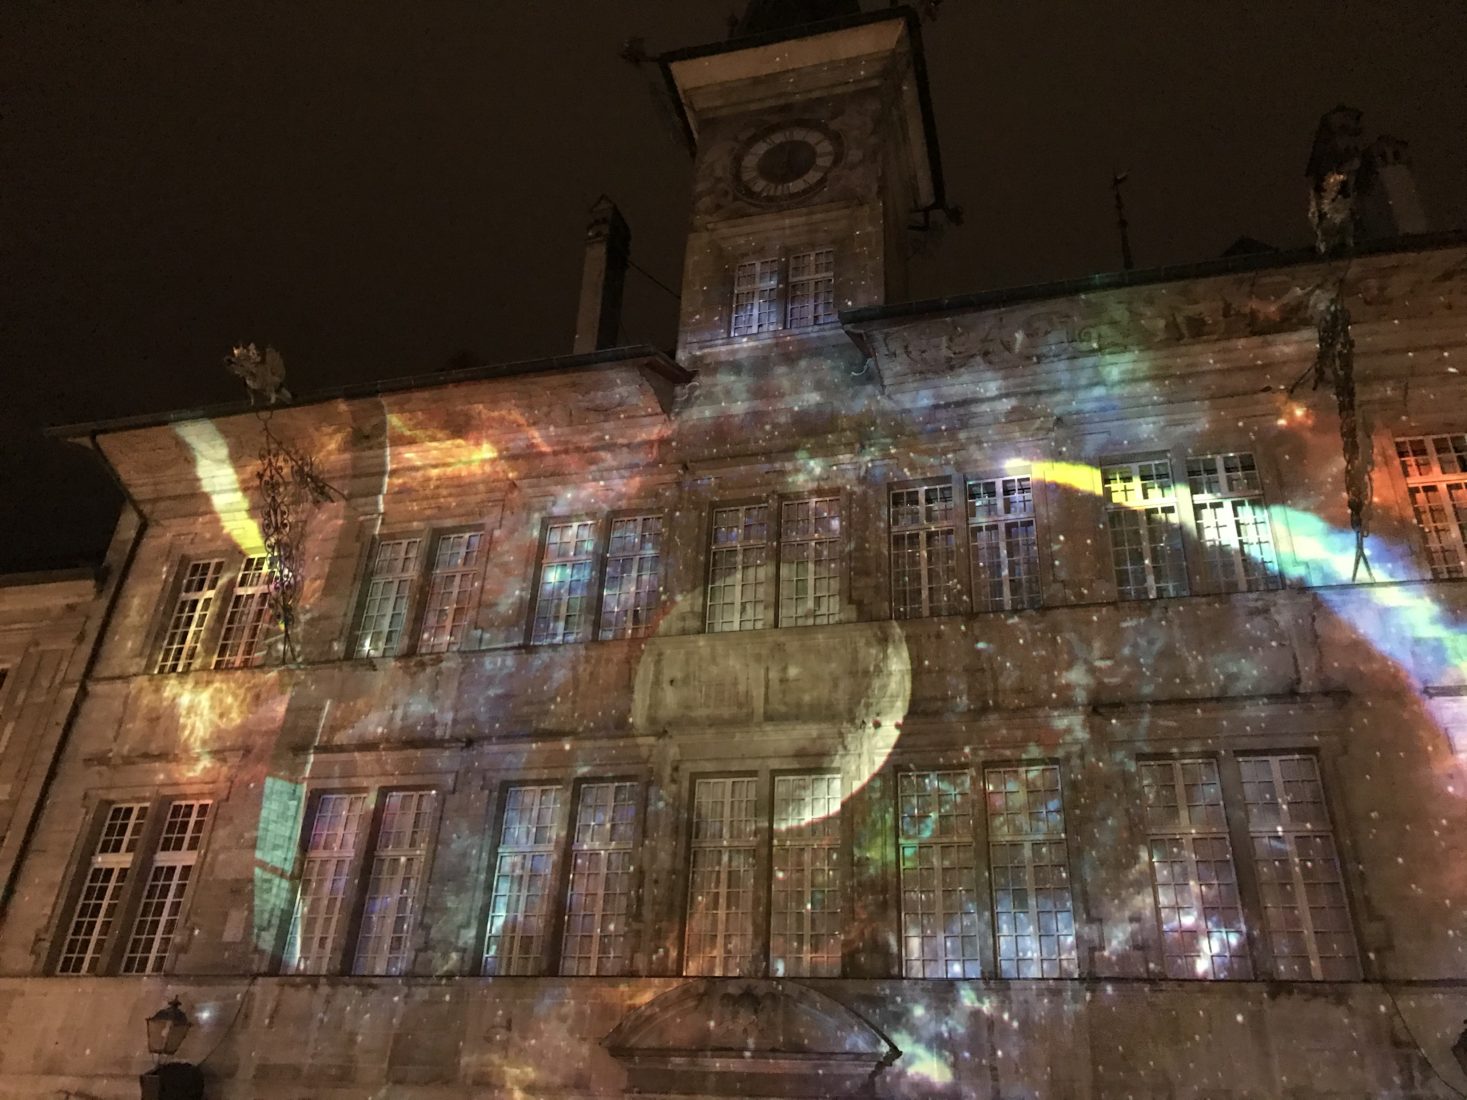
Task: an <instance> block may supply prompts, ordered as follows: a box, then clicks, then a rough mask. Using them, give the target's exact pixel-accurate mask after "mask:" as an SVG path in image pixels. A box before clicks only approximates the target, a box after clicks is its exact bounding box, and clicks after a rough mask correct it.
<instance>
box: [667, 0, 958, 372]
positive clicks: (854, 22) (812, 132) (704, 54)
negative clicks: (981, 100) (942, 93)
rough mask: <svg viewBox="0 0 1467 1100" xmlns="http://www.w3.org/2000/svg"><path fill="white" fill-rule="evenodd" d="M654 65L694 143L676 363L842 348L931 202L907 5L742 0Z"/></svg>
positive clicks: (923, 104)
mask: <svg viewBox="0 0 1467 1100" xmlns="http://www.w3.org/2000/svg"><path fill="white" fill-rule="evenodd" d="M659 63H660V65H661V67H662V70H663V73H664V75H665V78H666V80H667V83H668V85H669V87H670V89H671V91H672V94H673V96H674V99H675V102H676V104H677V108H678V111H679V113H680V115H681V118H682V122H683V126H684V129H685V132H686V136H687V140H688V143H689V145H690V146H691V148H692V151H693V195H692V218H691V225H690V227H689V232H688V249H687V256H686V260H685V263H684V267H683V287H682V313H681V318H680V325H679V334H678V359H679V361H681V362H683V363H686V364H687V365H689V366H692V367H695V368H698V369H700V370H704V371H707V370H708V369H709V368H720V367H722V366H724V365H725V364H737V365H739V366H740V367H747V368H750V369H754V370H757V369H758V368H759V365H760V364H761V363H771V362H781V361H784V362H787V361H789V360H791V359H800V358H807V357H810V356H812V355H822V354H828V353H829V352H830V351H833V350H837V349H838V350H839V353H840V354H841V355H845V354H853V351H851V349H850V344H849V341H848V340H847V339H846V338H845V337H844V335H843V333H842V332H841V330H840V327H839V324H838V322H837V314H838V313H839V312H840V311H841V310H844V309H852V308H856V307H859V306H870V305H878V304H880V303H883V302H887V301H891V300H895V299H900V298H901V297H903V296H904V295H905V291H906V287H905V274H906V272H905V267H906V263H905V259H906V251H907V248H906V245H907V242H906V236H907V233H908V225H909V224H910V223H911V221H912V219H913V218H914V217H915V216H920V215H921V214H922V213H923V212H924V211H930V210H932V209H934V208H937V207H941V206H942V205H943V194H942V175H941V169H940V167H939V161H938V152H937V140H936V132H935V129H934V125H933V118H932V109H931V103H930V100H929V95H928V90H927V80H926V74H925V69H924V65H923V57H922V42H921V31H920V27H919V24H918V19H917V17H916V15H915V14H914V13H913V12H912V11H911V10H909V9H907V8H904V7H889V8H884V9H881V10H879V11H872V12H865V13H863V12H862V11H861V10H860V7H859V5H858V4H857V3H855V2H854V0H753V2H752V3H751V4H750V5H749V8H748V10H747V11H746V13H745V15H744V16H743V18H742V19H740V20H739V21H738V23H737V24H736V26H735V27H734V32H733V37H732V38H731V39H730V40H729V41H727V42H723V43H719V44H716V45H711V46H702V47H696V48H693V49H686V50H678V51H675V52H673V53H670V54H666V55H664V56H663V57H661V58H660V59H659ZM705 377H708V376H707V375H706V374H705Z"/></svg>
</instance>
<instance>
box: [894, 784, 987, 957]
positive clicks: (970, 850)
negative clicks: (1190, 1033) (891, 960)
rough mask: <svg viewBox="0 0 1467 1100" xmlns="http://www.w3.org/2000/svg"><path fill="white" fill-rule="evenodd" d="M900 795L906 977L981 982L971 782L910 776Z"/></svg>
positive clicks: (903, 955) (903, 934) (901, 788)
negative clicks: (977, 979) (960, 979)
mask: <svg viewBox="0 0 1467 1100" xmlns="http://www.w3.org/2000/svg"><path fill="white" fill-rule="evenodd" d="M898 795H899V809H900V820H899V824H898V832H897V841H898V847H899V849H900V857H901V895H902V972H903V974H905V976H906V977H908V978H977V977H980V976H981V973H980V962H979V960H980V956H979V951H978V939H979V928H978V886H977V866H976V856H975V853H974V845H975V841H974V833H973V791H972V784H971V780H970V778H969V775H968V773H967V772H966V771H943V772H903V773H902V774H901V775H900V777H899V779H898Z"/></svg>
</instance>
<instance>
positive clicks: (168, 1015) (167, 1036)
mask: <svg viewBox="0 0 1467 1100" xmlns="http://www.w3.org/2000/svg"><path fill="white" fill-rule="evenodd" d="M188 1029H189V1022H188V1017H187V1016H186V1015H184V1012H183V1005H182V1004H180V1003H179V1000H178V998H177V997H174V998H173V1000H171V1001H169V1002H168V1004H166V1005H165V1006H164V1007H162V1008H160V1009H159V1010H158V1011H157V1012H155V1013H153V1014H152V1015H151V1016H149V1017H148V1053H149V1054H151V1055H152V1056H153V1060H154V1061H156V1062H161V1061H162V1060H163V1059H164V1058H172V1057H173V1056H174V1055H175V1054H177V1053H178V1048H179V1047H181V1046H182V1045H183V1037H184V1036H185V1035H187V1034H188Z"/></svg>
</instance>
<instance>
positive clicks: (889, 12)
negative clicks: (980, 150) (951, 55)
mask: <svg viewBox="0 0 1467 1100" xmlns="http://www.w3.org/2000/svg"><path fill="white" fill-rule="evenodd" d="M890 19H901V20H902V21H903V22H904V23H906V25H907V39H908V41H910V42H911V44H912V72H913V74H914V75H915V77H916V80H917V99H918V104H919V106H920V107H921V110H922V136H923V138H924V139H925V141H926V144H927V163H928V167H929V169H930V170H931V172H932V202H933V206H934V207H936V208H937V209H945V208H946V206H947V190H946V188H945V187H944V185H943V182H942V153H941V150H940V149H939V148H938V144H937V119H936V117H935V116H934V115H933V113H932V91H931V89H930V88H928V86H927V58H926V54H925V53H924V52H923V49H922V21H921V19H919V18H918V16H917V13H916V12H914V11H913V10H912V9H911V8H909V7H907V6H906V5H905V4H902V5H895V6H893V7H889V8H881V9H878V10H876V11H867V12H859V13H856V14H853V15H841V16H837V17H836V18H834V19H822V20H820V21H818V22H815V23H805V24H803V25H801V26H797V27H784V28H779V29H777V30H772V31H765V32H763V33H762V34H750V35H745V36H744V37H742V38H731V39H728V40H727V41H724V42H714V43H710V44H709V45H706V46H685V47H683V48H682V49H680V50H672V51H670V52H668V53H665V54H661V55H659V56H658V58H657V64H658V65H659V66H661V68H662V79H663V82H664V83H665V84H666V85H667V91H668V94H669V95H670V96H671V97H672V106H673V110H675V111H676V112H677V119H678V122H679V123H680V124H681V125H682V129H683V140H684V141H686V142H687V145H688V152H689V154H693V153H696V152H697V149H698V142H697V139H696V138H694V136H693V127H692V124H691V123H689V122H688V112H687V110H686V109H684V107H683V97H682V95H681V94H680V93H679V92H678V89H677V81H676V80H675V79H673V75H672V62H675V61H693V60H696V59H697V58H700V57H713V56H715V55H717V54H721V53H735V52H737V51H739V50H751V49H755V48H757V47H759V46H771V45H774V44H775V43H777V42H788V41H790V40H791V39H794V38H809V37H811V36H812V35H817V34H828V33H830V32H831V31H841V30H845V29H846V28H848V27H863V26H865V25H866V24H868V23H883V22H886V21H887V20H890Z"/></svg>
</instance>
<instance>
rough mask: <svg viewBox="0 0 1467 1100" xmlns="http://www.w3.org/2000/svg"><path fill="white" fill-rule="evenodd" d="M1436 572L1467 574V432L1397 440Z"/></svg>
mask: <svg viewBox="0 0 1467 1100" xmlns="http://www.w3.org/2000/svg"><path fill="white" fill-rule="evenodd" d="M1396 457H1397V459H1399V461H1400V463H1401V472H1402V473H1403V474H1405V475H1406V492H1407V493H1408V495H1409V496H1410V498H1411V510H1412V512H1414V513H1415V515H1416V526H1418V527H1419V528H1420V529H1421V538H1422V541H1423V542H1424V544H1425V546H1426V560H1427V563H1428V564H1429V565H1430V567H1431V575H1432V576H1433V577H1437V578H1442V579H1445V578H1448V577H1467V435H1432V436H1418V437H1416V438H1413V439H1398V440H1396Z"/></svg>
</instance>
